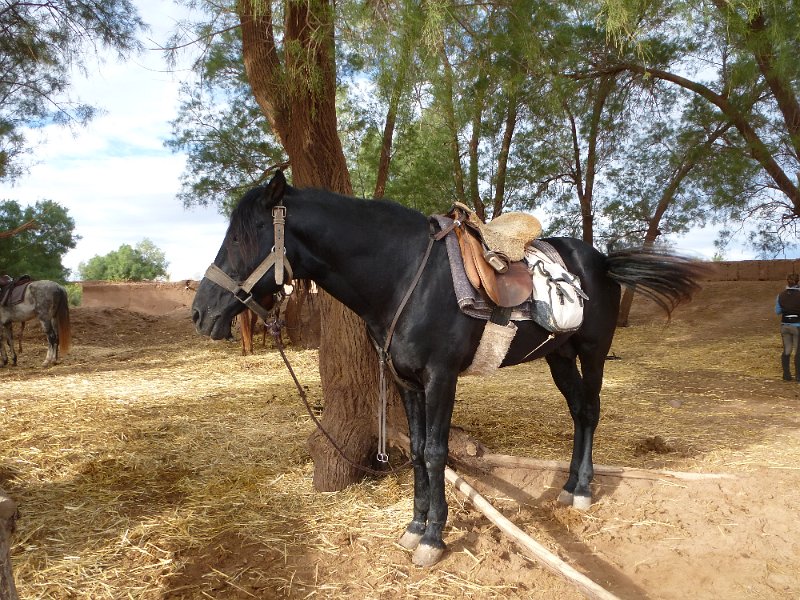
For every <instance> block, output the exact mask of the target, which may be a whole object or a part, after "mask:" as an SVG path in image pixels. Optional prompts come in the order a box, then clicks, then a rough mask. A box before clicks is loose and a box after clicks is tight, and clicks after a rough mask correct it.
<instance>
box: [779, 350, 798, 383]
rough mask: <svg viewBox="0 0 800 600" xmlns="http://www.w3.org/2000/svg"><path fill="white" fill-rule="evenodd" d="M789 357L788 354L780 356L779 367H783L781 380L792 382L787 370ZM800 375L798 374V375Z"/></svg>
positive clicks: (790, 374) (789, 372)
mask: <svg viewBox="0 0 800 600" xmlns="http://www.w3.org/2000/svg"><path fill="white" fill-rule="evenodd" d="M790 358H791V357H790V356H789V355H788V354H781V367H783V380H784V381H791V380H792V372H791V371H790V370H789V359H790ZM798 375H800V373H798Z"/></svg>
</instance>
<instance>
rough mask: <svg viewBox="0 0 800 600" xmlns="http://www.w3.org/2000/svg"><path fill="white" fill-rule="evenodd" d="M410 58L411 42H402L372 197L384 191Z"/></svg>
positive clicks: (379, 196)
mask: <svg viewBox="0 0 800 600" xmlns="http://www.w3.org/2000/svg"><path fill="white" fill-rule="evenodd" d="M410 60H411V43H410V42H408V41H405V40H404V42H403V52H402V54H401V56H400V63H399V65H398V67H397V77H396V78H395V80H394V86H393V87H392V97H391V98H390V99H389V108H388V109H387V111H386V123H385V124H384V126H383V142H382V143H381V156H380V159H379V160H378V176H377V177H376V179H375V192H374V193H373V194H372V197H373V198H383V196H384V194H385V193H386V182H387V181H388V179H389V163H390V162H391V160H392V140H393V138H394V128H395V123H396V121H397V111H398V109H399V107H400V99H401V98H402V96H403V90H404V88H405V86H406V72H407V70H408V63H409V61H410Z"/></svg>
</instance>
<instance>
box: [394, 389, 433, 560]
mask: <svg viewBox="0 0 800 600" xmlns="http://www.w3.org/2000/svg"><path fill="white" fill-rule="evenodd" d="M400 392H401V394H402V396H403V403H404V406H405V409H406V418H407V419H408V435H409V438H410V439H411V465H412V467H413V468H414V517H413V519H412V520H411V523H409V524H408V527H406V530H405V532H403V535H402V536H401V537H400V541H399V544H400V545H401V546H403V548H406V549H408V550H415V549H416V548H417V546H418V545H419V542H420V540H421V539H422V536H423V535H424V534H425V528H426V527H427V524H428V508H429V506H430V495H429V492H430V486H429V485H428V472H427V471H426V470H425V394H423V393H422V392H415V391H413V390H408V389H402V388H401V390H400Z"/></svg>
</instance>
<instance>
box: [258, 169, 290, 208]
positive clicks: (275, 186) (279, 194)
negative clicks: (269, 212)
mask: <svg viewBox="0 0 800 600" xmlns="http://www.w3.org/2000/svg"><path fill="white" fill-rule="evenodd" d="M287 185H288V184H287V183H286V177H284V176H283V171H281V170H280V169H278V170H277V171H276V172H275V175H273V176H272V179H270V180H269V183H268V184H267V187H265V188H264V193H263V194H262V196H261V199H262V201H263V202H264V205H265V206H266V207H267V208H271V207H273V206H275V205H276V204H277V203H278V202H280V201H281V200H283V195H284V194H285V193H286V186H287Z"/></svg>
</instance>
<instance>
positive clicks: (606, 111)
mask: <svg viewBox="0 0 800 600" xmlns="http://www.w3.org/2000/svg"><path fill="white" fill-rule="evenodd" d="M203 5H204V6H205V7H206V8H207V9H208V10H209V11H210V12H209V21H208V22H209V23H214V26H215V28H216V29H217V30H218V31H224V32H225V33H223V34H222V35H219V36H217V37H216V38H213V42H211V43H210V44H209V46H208V48H209V51H208V52H207V53H206V54H205V55H204V58H203V60H202V61H200V62H199V63H198V65H197V72H198V73H199V74H201V75H202V79H201V81H202V83H201V84H200V85H198V86H197V87H195V88H186V90H185V95H184V98H185V99H186V102H185V104H184V108H183V109H182V114H181V116H180V117H179V119H178V120H176V122H175V123H174V124H173V125H174V129H173V139H172V140H170V142H168V144H169V145H170V146H171V147H173V148H175V149H182V150H186V151H188V152H189V155H190V159H189V166H188V167H187V171H186V173H185V174H184V188H183V191H182V194H181V195H182V197H183V199H184V202H186V203H187V204H189V203H193V202H198V203H212V204H217V205H218V206H220V207H221V209H222V210H223V211H226V210H228V209H229V207H230V206H231V205H232V203H233V202H235V201H236V199H238V197H239V196H240V195H241V192H242V191H243V189H244V188H247V187H250V186H252V185H253V184H255V183H258V182H260V181H262V180H263V176H264V171H265V169H266V168H267V167H269V166H271V165H273V164H275V163H278V162H280V161H281V156H282V152H281V150H280V148H279V146H278V143H277V141H276V140H275V139H274V137H273V136H272V135H271V133H270V131H269V126H268V123H267V120H266V119H265V118H264V117H263V116H262V115H261V114H260V110H259V108H258V107H257V106H256V105H255V103H254V102H253V100H252V97H251V93H250V90H249V88H248V85H247V82H246V76H245V72H244V68H243V65H242V63H241V41H240V39H239V33H238V30H237V29H236V28H235V24H236V21H235V19H236V15H235V11H228V10H222V8H223V7H220V6H219V5H216V4H212V3H210V2H208V3H203ZM271 6H272V7H273V8H274V9H275V13H274V14H273V23H274V24H275V27H276V32H277V31H279V30H280V26H279V24H280V21H281V18H282V13H281V7H282V6H283V3H282V2H273V3H272V5H271ZM726 7H727V8H726ZM228 8H229V7H228ZM335 10H336V15H335V23H336V36H337V39H336V51H337V55H336V59H337V65H336V66H337V72H338V77H339V85H340V89H339V93H338V95H337V105H338V113H337V117H338V126H339V129H340V134H341V136H340V137H341V139H342V143H343V148H344V151H345V154H346V159H347V163H348V168H349V171H350V179H351V181H352V184H353V188H354V193H355V194H356V195H359V196H363V197H369V196H371V195H372V194H373V193H374V190H375V186H376V180H377V174H378V169H379V159H380V157H381V151H382V150H384V151H385V150H388V151H389V152H388V154H389V156H390V157H391V163H390V168H389V171H388V177H387V182H386V187H385V195H386V197H389V198H393V199H396V200H398V201H401V202H404V203H406V204H408V205H410V206H412V207H414V208H417V209H419V210H420V211H422V212H426V213H430V212H438V211H442V210H444V209H446V208H447V207H449V205H450V204H451V203H452V202H453V201H454V200H456V199H461V198H463V199H464V200H465V201H467V202H468V203H471V204H473V205H475V206H479V205H480V206H483V208H484V209H485V210H486V214H487V217H491V216H492V213H493V212H494V213H495V214H497V213H496V211H497V210H500V211H503V210H534V211H537V212H538V213H539V216H540V217H542V218H543V220H544V221H546V222H548V223H549V228H548V229H549V233H561V234H569V235H573V236H577V237H582V236H583V231H582V228H583V226H584V220H583V218H584V216H585V215H586V214H587V213H588V214H590V215H591V218H592V222H593V223H594V226H593V229H594V235H595V238H596V240H595V241H596V242H597V243H598V244H603V243H604V242H605V243H618V244H621V243H623V242H624V243H626V244H640V243H642V242H643V241H644V238H645V235H646V233H647V232H648V231H649V232H650V234H651V235H652V234H654V233H655V234H657V235H661V236H662V237H667V236H670V235H679V234H681V233H682V232H685V231H686V230H687V229H688V228H691V227H696V226H698V225H700V226H702V225H704V224H706V223H709V222H731V221H736V220H739V219H742V218H748V219H753V220H756V221H757V222H758V223H759V227H758V228H760V229H761V230H763V231H765V232H770V231H771V232H778V233H780V234H781V235H784V234H788V235H789V236H790V237H791V236H792V235H795V233H793V232H794V230H793V229H791V228H787V227H782V226H781V225H780V224H779V223H776V222H775V215H776V214H780V215H784V214H786V213H787V212H788V213H791V212H792V210H797V207H796V206H795V207H793V206H792V201H791V199H787V198H785V197H784V198H783V199H781V198H778V197H777V196H779V193H777V192H776V186H775V184H774V182H773V181H772V180H771V176H770V175H768V174H767V172H766V171H765V169H764V168H763V164H760V163H759V162H758V161H756V160H755V159H754V157H753V153H752V146H751V145H750V142H748V141H747V140H746V139H745V137H744V136H743V135H742V134H741V132H740V131H737V126H735V125H734V124H733V123H732V122H731V121H730V118H729V117H730V115H728V114H726V113H724V111H721V110H720V108H719V106H717V105H714V104H713V103H711V102H709V101H708V98H706V97H703V96H701V95H699V94H697V92H696V90H693V91H691V93H689V92H687V91H686V90H683V89H682V88H681V87H680V86H679V85H677V84H676V83H675V82H673V81H669V80H668V79H664V78H659V77H656V76H654V75H653V74H652V72H645V73H643V72H641V71H637V70H636V69H635V68H630V67H631V66H634V67H635V66H637V65H638V66H644V67H646V68H647V69H659V70H661V71H663V72H668V73H669V72H674V73H680V74H681V75H682V76H683V77H684V78H686V79H687V80H688V81H690V82H692V83H695V84H697V85H704V86H707V88H708V89H709V90H711V91H712V92H713V93H715V94H719V95H724V97H725V98H726V99H727V101H728V102H729V103H730V104H731V106H733V107H735V108H736V110H738V111H740V113H741V115H742V116H743V118H744V119H745V120H746V122H747V123H748V125H749V126H750V127H752V128H753V129H754V130H755V131H756V132H757V134H758V135H759V136H760V139H761V140H762V141H763V143H764V144H765V146H766V147H767V150H768V152H769V154H770V155H771V156H772V157H773V158H774V159H775V160H776V161H777V163H778V164H779V167H780V168H781V169H783V170H784V171H785V172H786V173H789V174H794V173H796V172H800V163H798V158H797V156H798V152H797V151H796V149H797V148H800V141H797V140H796V141H793V138H792V136H791V135H790V134H789V131H788V129H787V126H786V123H784V122H783V120H782V116H781V114H780V110H779V109H778V103H777V102H776V99H775V97H774V95H773V94H772V90H770V89H769V86H768V85H767V83H766V82H765V78H764V75H763V73H762V71H761V70H760V69H759V65H758V63H757V61H756V59H755V54H754V53H755V52H756V51H757V50H759V49H764V48H766V49H768V50H770V51H772V54H771V57H772V59H773V60H774V66H773V69H772V72H773V73H775V74H777V75H778V76H779V78H780V80H781V81H783V82H785V83H786V84H787V85H788V88H789V89H790V90H791V91H792V93H793V94H794V96H795V98H797V96H800V62H798V61H797V60H796V56H798V55H799V54H800V34H798V31H800V6H798V0H769V1H768V2H761V1H759V2H756V0H745V1H744V2H741V3H736V4H729V3H721V2H719V3H717V2H715V3H701V2H697V1H694V2H684V1H680V2H676V1H670V0H664V1H661V0H660V1H658V2H648V3H643V2H639V1H638V0H601V1H599V2H588V3H586V2H584V3H572V2H569V3H565V2H545V1H543V0H511V1H510V2H507V3H500V4H481V5H475V4H470V3H466V4H465V3H462V4H453V3H449V2H446V1H443V0H436V1H435V2H427V3H423V4H419V3H418V2H409V1H407V0H388V1H387V2H382V3H338V4H336V5H335ZM759 11H761V12H759ZM264 14H266V12H265V13H264ZM759 14H761V15H762V16H763V17H764V25H765V26H764V28H763V30H761V31H759V32H757V33H756V32H754V30H753V28H752V27H751V24H752V22H753V18H754V17H755V16H757V15H759ZM781 15H783V16H781ZM210 27H211V26H210V25H206V26H205V29H203V28H202V27H198V29H197V32H198V35H199V34H200V33H201V32H204V34H209V33H210V32H211V29H210ZM277 37H278V39H277V44H278V48H277V49H278V56H277V59H278V60H283V59H285V54H283V50H284V48H282V47H281V43H282V40H281V36H280V34H277ZM298 77H301V75H298ZM687 89H689V88H687ZM298 110H308V108H307V107H302V109H300V108H298ZM393 110H396V114H394V115H393V117H392V118H393V119H395V121H394V128H393V135H392V139H391V147H386V148H383V144H384V140H383V135H384V127H385V124H386V123H387V116H388V115H390V114H392V111H393ZM715 132H717V133H715ZM508 134H510V135H511V136H512V137H511V143H510V145H509V146H507V147H505V148H504V145H503V144H504V141H505V137H506V136H507V135H508ZM504 152H507V155H506V156H504V154H503V153H504ZM504 158H507V163H506V164H505V165H501V159H504ZM795 179H796V177H795V176H794V175H793V176H792V180H793V181H794V180H795ZM500 191H502V194H500ZM500 195H501V196H502V197H499V196H500ZM496 201H499V204H495V202H496ZM770 213H773V216H772V217H770ZM778 220H779V219H778ZM764 239H766V238H764ZM769 239H772V238H769ZM754 244H755V245H758V244H761V246H762V247H763V246H764V244H763V243H762V242H759V241H756V238H754Z"/></svg>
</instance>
